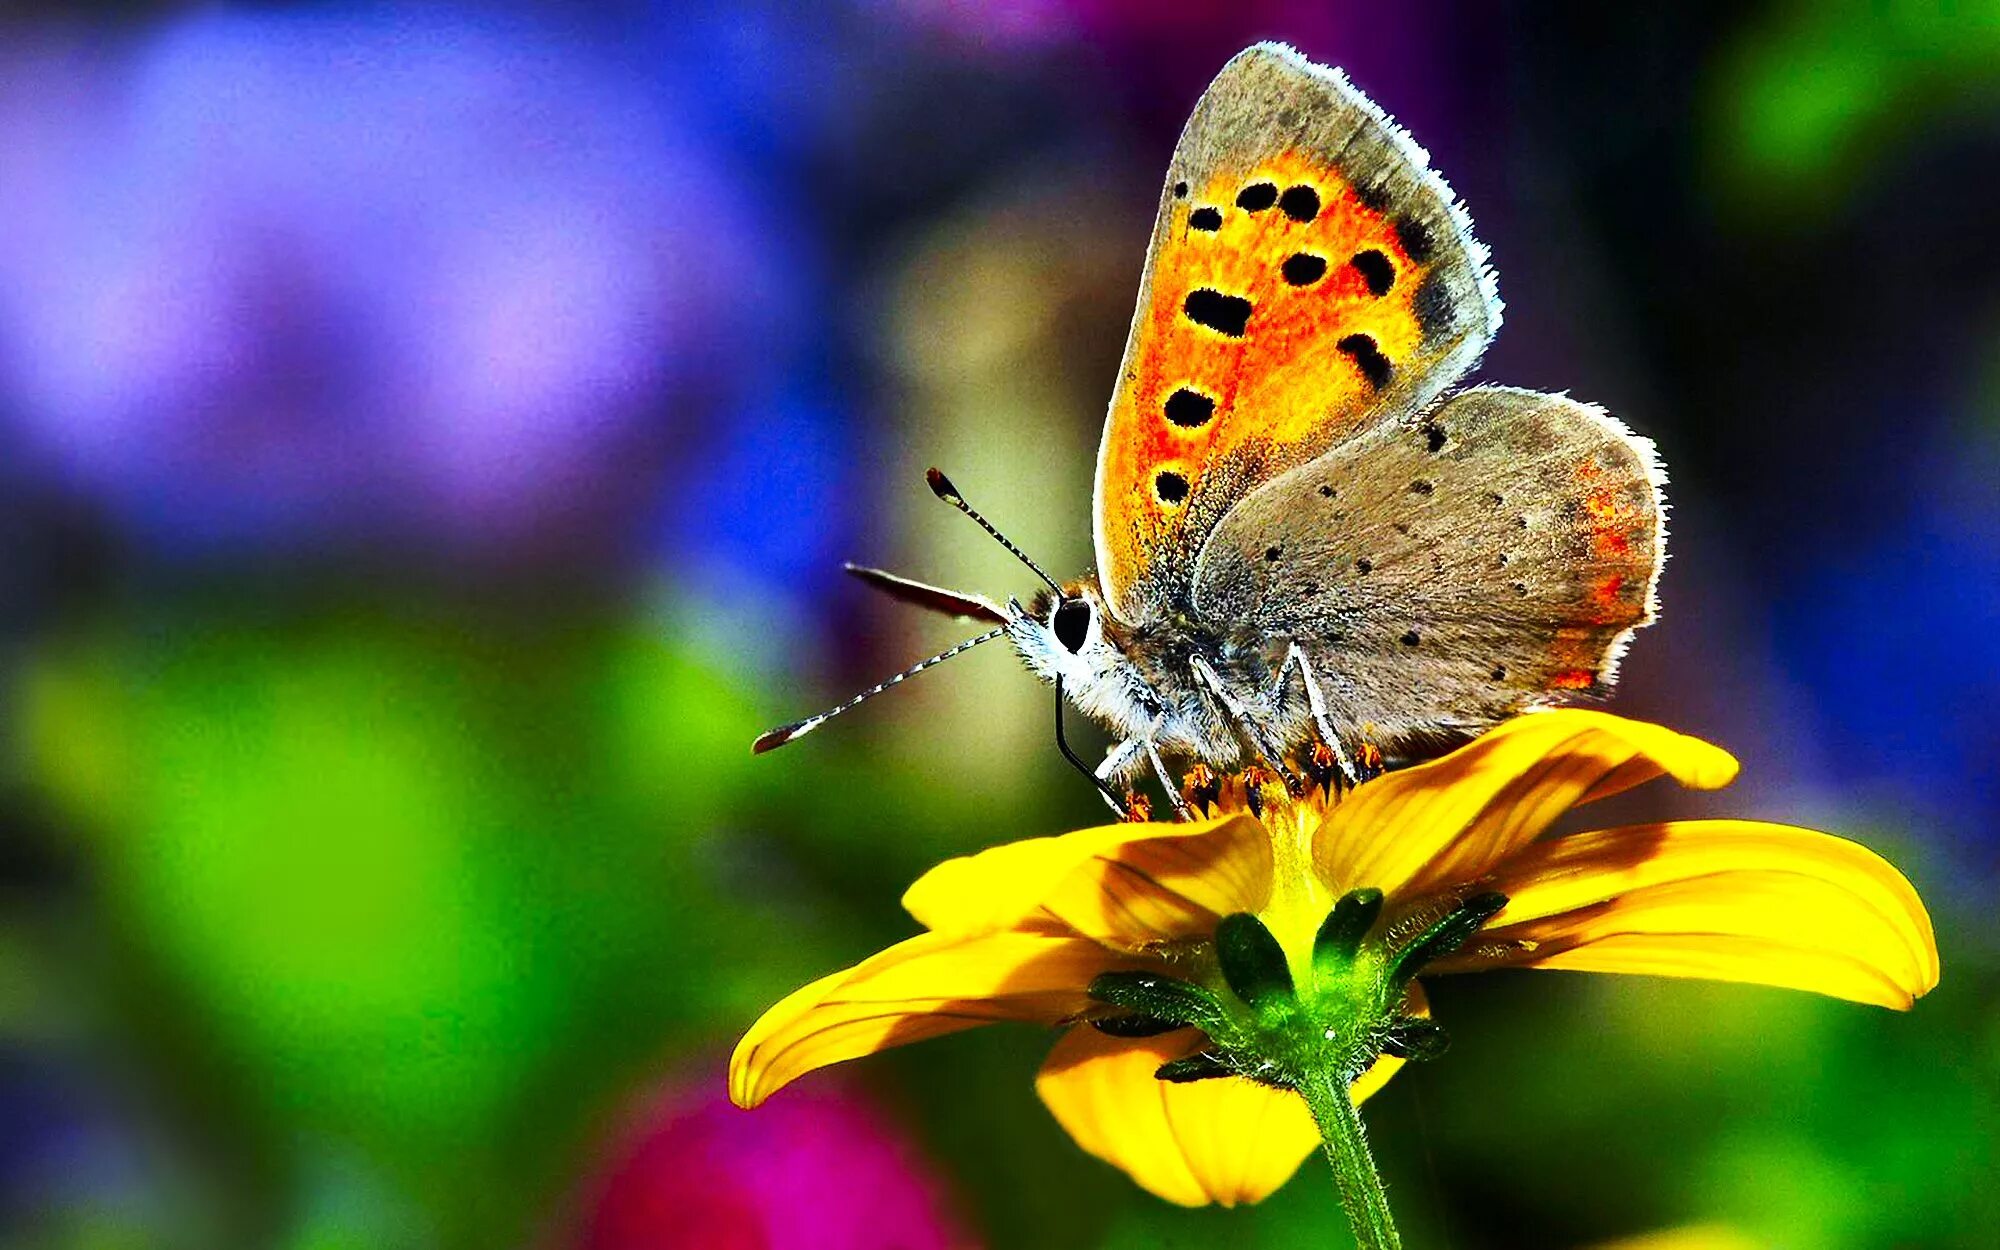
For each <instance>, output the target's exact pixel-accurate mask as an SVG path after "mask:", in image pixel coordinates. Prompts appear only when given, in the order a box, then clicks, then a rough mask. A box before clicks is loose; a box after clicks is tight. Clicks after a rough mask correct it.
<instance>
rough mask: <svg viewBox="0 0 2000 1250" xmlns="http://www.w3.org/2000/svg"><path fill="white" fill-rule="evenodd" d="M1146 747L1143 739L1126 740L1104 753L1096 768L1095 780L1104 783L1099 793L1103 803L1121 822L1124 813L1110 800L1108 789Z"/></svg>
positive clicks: (1122, 775)
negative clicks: (1102, 759) (1101, 761)
mask: <svg viewBox="0 0 2000 1250" xmlns="http://www.w3.org/2000/svg"><path fill="white" fill-rule="evenodd" d="M1146 747H1147V743H1146V742H1145V740H1144V739H1141V738H1127V739H1125V741H1123V742H1120V743H1117V744H1116V745H1114V746H1113V747H1112V748H1111V749H1110V750H1109V751H1106V752H1105V753H1104V762H1103V763H1101V764H1099V765H1098V766H1097V779H1098V780H1099V781H1101V782H1103V783H1104V786H1103V787H1100V789H1099V793H1101V794H1102V795H1103V797H1104V801H1105V803H1107V804H1109V805H1110V807H1111V810H1112V811H1114V812H1117V813H1118V817H1119V819H1121V820H1122V819H1124V818H1125V816H1126V811H1125V809H1124V808H1122V807H1120V806H1119V805H1118V804H1117V803H1116V802H1114V801H1113V800H1112V798H1111V794H1110V791H1109V789H1108V787H1109V786H1110V784H1111V783H1112V782H1113V781H1116V780H1121V779H1122V778H1123V777H1124V776H1125V772H1126V770H1127V769H1129V768H1131V767H1132V761H1134V760H1136V759H1138V758H1139V754H1140V752H1142V751H1144V750H1145V749H1146Z"/></svg>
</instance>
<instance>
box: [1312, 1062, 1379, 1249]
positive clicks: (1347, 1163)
mask: <svg viewBox="0 0 2000 1250" xmlns="http://www.w3.org/2000/svg"><path fill="white" fill-rule="evenodd" d="M1299 1093H1301V1094H1303V1095H1305V1100H1306V1105H1307V1106H1308V1107H1310V1108H1312V1116H1313V1120H1314V1121H1315V1122H1316V1123H1318V1125H1319V1135H1320V1140H1321V1144H1323V1145H1324V1146H1325V1147H1326V1161H1327V1162H1328V1163H1330V1164H1332V1165H1333V1180H1334V1184H1336V1185H1337V1186H1339V1187H1340V1205H1341V1206H1343V1207H1345V1208H1346V1209H1347V1222H1348V1223H1349V1224H1351V1225H1352V1226H1353V1228H1354V1241H1355V1244H1356V1245H1357V1246H1359V1247H1360V1248H1361V1250H1402V1245H1403V1239H1402V1238H1400V1237H1398V1236H1397V1235H1396V1223H1395V1221H1394V1220H1392V1219H1390V1218H1389V1198H1388V1195H1386V1194H1384V1193H1383V1192H1382V1175H1381V1173H1379V1172H1377V1171H1376V1170H1375V1156H1374V1155H1373V1154H1371V1153H1369V1150H1368V1135H1367V1133H1366V1132H1364V1131H1363V1129H1362V1127H1361V1113H1360V1112H1359V1111H1358V1110H1356V1109H1355V1106H1354V1099H1353V1098H1352V1097H1350V1096H1349V1095H1348V1092H1347V1082H1346V1081H1345V1080H1344V1079H1342V1078H1341V1076H1340V1074H1339V1073H1336V1072H1315V1073H1313V1074H1312V1075H1311V1076H1310V1077H1309V1078H1308V1079H1306V1080H1305V1081H1303V1082H1301V1083H1300V1085H1299Z"/></svg>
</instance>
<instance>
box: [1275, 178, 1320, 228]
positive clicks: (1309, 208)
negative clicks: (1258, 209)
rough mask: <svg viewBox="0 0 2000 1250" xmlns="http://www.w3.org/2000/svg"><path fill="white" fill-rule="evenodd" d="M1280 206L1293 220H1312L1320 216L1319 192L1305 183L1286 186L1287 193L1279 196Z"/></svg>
mask: <svg viewBox="0 0 2000 1250" xmlns="http://www.w3.org/2000/svg"><path fill="white" fill-rule="evenodd" d="M1278 207H1279V208H1282V209H1284V210H1285V216H1287V217H1289V218H1291V219H1292V220H1293V221H1311V220H1312V219H1313V218H1315V217H1317V216H1319V192H1317V191H1315V190H1313V189H1312V188H1311V187H1308V186H1306V185H1304V184H1303V183H1301V184H1300V185H1298V186H1296V187H1286V188H1285V193H1284V194H1283V195H1281V196H1279V197H1278Z"/></svg>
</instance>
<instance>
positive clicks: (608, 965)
mask: <svg viewBox="0 0 2000 1250" xmlns="http://www.w3.org/2000/svg"><path fill="white" fill-rule="evenodd" d="M24 708H25V720H26V724H27V727H28V728H27V733H26V738H27V742H28V744H29V745H28V749H29V755H30V758H31V761H32V764H31V768H32V772H33V774H34V775H36V776H38V777H40V778H41V779H43V781H44V783H45V785H46V787H47V790H48V792H49V794H50V796H51V797H52V798H53V800H54V802H55V803H56V804H57V806H58V808H59V809H60V810H61V811H62V813H63V814H65V815H66V816H70V817H73V818H75V819H76V821H77V823H78V825H79V826H80V827H82V828H84V829H86V830H88V832H89V837H90V839H91V841H90V846H89V860H90V863H91V867H92V871H93V874H94V875H95V877H96V879H97V883H98V887H99V888H100V889H101V891H102V894H103V899H102V906H103V907H104V911H105V914H106V916H107V917H108V918H109V919H110V920H111V921H112V922H113V923H115V924H116V925H117V926H118V933H117V939H116V940H117V944H118V952H117V956H116V957H117V960H118V961H119V962H120V963H122V964H127V965H128V974H127V975H128V976H129V977H130V978H131V979H132V980H134V981H135V982H138V983H139V984H140V988H141V989H142V990H143V991H144V995H143V997H142V998H141V1005H137V1006H134V1007H132V1008H130V1009H131V1010H134V1011H135V1012H138V1013H141V1014H143V1015H146V1016H148V1017H150V1014H151V1013H152V1012H153V1011H155V1010H165V1011H170V1012H178V1013H180V1015H181V1020H180V1025H181V1028H182V1029H185V1030H188V1031H191V1032H197V1033H200V1034H202V1035H204V1036H203V1038H202V1040H201V1044H198V1045H196V1046H194V1047H192V1048H191V1049H192V1050H194V1051H196V1052H200V1051H203V1050H205V1049H206V1046H207V1044H210V1043H212V1044H213V1046H214V1048H215V1053H214V1054H213V1055H212V1056H211V1057H210V1058H209V1059H208V1060H207V1069H208V1070H207V1071H206V1072H204V1073H202V1074H201V1079H202V1080H204V1081H206V1082H209V1083H210V1084H211V1086H212V1087H211V1088H209V1089H205V1090H199V1091H196V1092H193V1093H191V1095H190V1097H191V1099H193V1100H195V1101H198V1102H200V1103H202V1104H203V1105H204V1107H205V1109H212V1107H213V1104H214V1102H215V1101H221V1102H223V1103H229V1102H238V1101H240V1102H241V1103H242V1106H243V1114H244V1117H245V1119H246V1121H247V1122H248V1123H247V1127H249V1128H251V1129H252V1130H253V1131H252V1134H251V1136H252V1138H253V1139H259V1140H261V1141H262V1143H263V1145H264V1146H265V1147H266V1148H272V1147H275V1148H276V1149H277V1150H278V1152H279V1156H280V1158H281V1159H282V1158H283V1156H284V1155H286V1154H288V1153H294V1152H295V1148H294V1143H298V1142H306V1143H314V1142H318V1143H321V1144H320V1145H318V1146H312V1147H307V1148H304V1149H305V1155H304V1157H301V1158H298V1159H292V1160H288V1161H285V1162H283V1163H280V1164H279V1165H278V1166H277V1170H279V1171H280V1172H283V1171H286V1170H289V1169H293V1168H297V1169H303V1172H302V1174H301V1175H300V1176H298V1177H295V1178H294V1185H295V1186H296V1187H298V1188H300V1189H304V1190H315V1189H326V1190H328V1192H329V1193H330V1194H332V1195H333V1196H331V1197H328V1198H327V1200H326V1202H325V1203H323V1204H321V1205H322V1206H324V1207H325V1208H326V1209H324V1210H318V1211H315V1212H314V1214H313V1218H312V1219H311V1220H310V1221H309V1224H310V1225H311V1226H312V1227H314V1228H317V1229H319V1230H321V1231H316V1232H313V1233H311V1235H308V1236H304V1237H303V1238H302V1240H301V1242H300V1244H339V1239H338V1237H337V1236H335V1234H334V1233H333V1232H332V1231H330V1230H333V1229H336V1228H338V1227H339V1226H340V1225H341V1224H342V1218H341V1216H340V1215H339V1210H340V1208H341V1207H342V1205H343V1200H342V1199H341V1198H340V1196H339V1195H341V1194H342V1193H347V1194H355V1193H358V1194H362V1195H364V1196H365V1195H368V1194H370V1193H371V1192H372V1193H375V1197H376V1199H378V1200H380V1201H381V1202H382V1203H385V1204H386V1206H387V1207H388V1209H390V1210H392V1211H393V1210H396V1209H398V1208H401V1207H406V1206H407V1207H413V1208H416V1209H420V1210H422V1211H425V1212H427V1213H429V1214H430V1215H431V1216H432V1217H435V1218H441V1219H443V1220H445V1221H446V1222H447V1225H446V1227H445V1228H444V1229H443V1230H441V1231H443V1232H445V1233H447V1234H450V1236H449V1239H450V1240H452V1241H454V1242H456V1241H459V1240H460V1239H461V1235H463V1234H467V1233H473V1232H477V1233H478V1237H477V1240H479V1241H486V1242H488V1243H489V1244H491V1242H492V1241H493V1240H497V1239H502V1238H505V1237H511V1236H514V1235H517V1234H518V1231H519V1229H520V1227H521V1226H522V1224H523V1222H524V1220H525V1219H526V1217H527V1214H528V1212H529V1211H532V1210H534V1209H535V1208H536V1207H537V1206H540V1205H543V1204H546V1202H547V1201H548V1200H549V1197H550V1195H549V1193H548V1192H547V1191H548V1189H549V1187H550V1184H551V1182H552V1181H555V1180H558V1179H560V1178H561V1177H562V1176H563V1171H562V1169H561V1168H560V1167H552V1166H551V1157H552V1156H554V1157H555V1158H558V1159H560V1158H562V1157H564V1156H566V1155H567V1154H569V1153H570V1152H571V1151H572V1150H573V1149H574V1145H575V1140H576V1138H577V1136H578V1135H579V1134H580V1133H582V1132H583V1131H584V1130H585V1129H586V1127H587V1126H588V1122H589V1119H590V1117H591V1116H592V1115H593V1114H597V1113H599V1112H600V1111H601V1110H602V1107H601V1105H600V1104H601V1103H602V1101H603V1100H605V1099H607V1098H608V1097H610V1096H611V1095H612V1093H613V1092H614V1091H616V1090H617V1088H618V1087H619V1086H620V1085H621V1084H622V1083H625V1082H629V1081H631V1080H633V1079H634V1078H635V1077H636V1076H637V1075H639V1074H642V1073H644V1072H646V1071H648V1070H649V1069H650V1068H652V1067H653V1066H655V1065H656V1064H657V1062H658V1060H659V1058H660V1056H661V1055H662V1054H663V1053H667V1054H671V1053H674V1052H675V1051H677V1050H680V1049H684V1048H687V1047H690V1046H693V1045H699V1044H713V1043H714V1042H715V1041H716V1040H717V1039H716V1033H717V1032H718V1022H719V1021H722V1020H725V1019H728V1018H731V1017H739V1018H740V1017H741V1016H742V1014H743V1013H745V1012H747V1011H749V1010H750V1009H751V1007H752V1005H753V1004H759V1003H762V1002H764V1001H766V1000H767V999H768V997H769V996H770V995H771V994H772V993H773V992H774V989H775V988H776V987H777V986H778V985H779V984H780V983H781V982H783V981H784V980H786V979H787V978H788V977H791V976H794V975H802V974H803V973H804V972H805V971H806V970H807V965H808V964H809V963H810V962H811V961H809V960H807V959H803V958H801V959H797V960H792V961H787V960H784V959H782V958H779V959H776V960H774V959H773V958H771V954H772V952H771V950H770V945H769V943H767V942H766V941H765V940H764V939H763V938H762V936H761V935H760V933H759V931H758V929H757V927H756V926H755V925H750V924H745V923H743V921H744V919H745V918H746V914H750V915H754V913H755V912H756V910H757V909H758V907H759V904H758V901H757V899H756V898H755V896H754V894H753V893H752V892H750V891H740V892H739V891H738V890H737V889H736V885H737V883H734V882H732V881H731V880H730V879H729V877H728V873H727V871H726V869H727V868H728V855H729V851H728V841H729V838H730V829H731V824H732V816H733V815H740V814H741V813H742V812H743V810H744V807H745V800H744V795H745V793H746V790H747V789H748V788H749V787H750V784H751V777H750V768H751V760H750V757H749V753H748V752H747V751H746V750H744V744H745V743H746V742H747V741H748V740H749V737H750V736H751V734H752V733H753V728H752V726H753V725H754V724H755V723H756V722H755V721H754V719H753V718H752V716H751V712H750V704H749V701H748V700H747V699H746V698H745V696H744V694H743V693H742V690H741V689H740V687H738V686H735V685H733V684H731V683H730V682H729V681H727V680H725V679H724V678H722V677H720V676H718V675H717V672H716V670H715V669H714V668H713V667H712V666H710V665H707V664H704V663H701V662H699V661H698V660H696V659H695V658H694V657H692V656H690V655H688V654H686V653H684V652H680V651H677V650H676V649H674V648H673V647H672V646H671V645H670V644H667V643H665V642H662V641H661V640H660V635H659V634H658V633H657V632H655V631H652V630H648V629H644V628H641V627H639V626H638V625H637V624H636V623H631V622H613V621H599V622H592V623H580V624H579V623H574V622H571V623H566V624H565V625H564V626H563V627H562V628H560V629H556V630H550V631H546V632H535V631H532V630H525V629H524V630H519V631H515V632H508V631H506V630H504V629H496V628H493V627H492V626H491V624H490V622H489V623H483V624H482V623H481V622H478V621H467V620H449V619H432V620H407V619H394V618H388V617H371V616H334V617H332V618H330V619H317V620H308V621H301V622H298V623H294V624H286V625H276V626H272V625H257V626H246V625H242V624H235V623H220V624H218V623H214V622H210V621H203V620H195V621H190V622H187V623H185V624H182V625H177V626H174V627H171V628H167V629H161V630H158V631H153V632H148V633H145V634H138V633H124V634H117V635H109V634H100V635H97V636H95V637H92V638H89V639H88V640H86V641H72V642H70V643H68V644H66V645H65V646H64V647H63V648H61V650H60V651H59V652H56V653H52V654H50V655H48V656H46V657H44V658H43V659H42V660H41V661H40V662H39V663H38V664H37V665H36V666H35V667H34V668H33V670H32V672H31V675H30V677H29V680H28V681H27V683H26V693H25V698H24ZM770 777H771V774H770V773H768V772H766V773H763V774H762V779H764V780H769V779H770ZM746 909H747V910H746ZM130 1023H131V1024H132V1025H133V1026H134V1029H135V1037H138V1036H145V1035H147V1034H149V1033H151V1032H153V1031H154V1026H155V1025H156V1024H157V1023H158V1021H156V1020H153V1019H150V1018H148V1019H133V1020H132V1021H130ZM188 1057H189V1056H186V1055H183V1056H169V1057H166V1061H167V1063H168V1064H169V1065H171V1064H172V1063H174V1062H175V1061H176V1060H185V1059H187V1058H188ZM178 1075H179V1076H182V1077H186V1076H188V1075H189V1073H187V1072H185V1071H183V1072H180V1073H178ZM174 1084H175V1082H170V1083H169V1087H170V1088H171V1087H173V1085H174ZM216 1096H219V1097H216ZM579 1099H581V1100H582V1101H581V1103H579ZM321 1152H323V1153H325V1154H326V1155H327V1156H328V1158H327V1159H325V1160H322V1159H320V1158H318V1157H316V1156H317V1154H319V1153H321ZM343 1158H346V1159H350V1160H365V1161H366V1162H367V1165H368V1167H371V1168H379V1169H380V1173H379V1175H368V1174H366V1172H367V1169H365V1168H364V1175H363V1176H362V1178H361V1181H360V1183H358V1184H357V1183H352V1182H336V1181H334V1180H331V1179H328V1178H329V1177H334V1176H337V1175H338V1174H339V1171H340V1169H339V1168H337V1167H335V1166H334V1165H335V1163H336V1162H338V1161H340V1160H342V1159H343ZM314 1169H319V1170H320V1171H323V1172H325V1173H326V1174H327V1176H326V1177H321V1176H318V1175H316V1174H314ZM376 1187H379V1192H376ZM364 1205H365V1204H364ZM273 1217H274V1218H283V1217H282V1215H281V1213H273ZM460 1221H466V1222H467V1223H466V1224H465V1226H464V1227H463V1228H454V1227H452V1225H453V1224H455V1223H457V1222H460ZM328 1238H331V1240H328Z"/></svg>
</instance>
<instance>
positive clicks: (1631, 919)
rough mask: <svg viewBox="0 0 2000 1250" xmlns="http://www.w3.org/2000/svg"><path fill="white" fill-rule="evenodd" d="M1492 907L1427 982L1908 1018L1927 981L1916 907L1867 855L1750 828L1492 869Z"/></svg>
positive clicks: (1721, 826) (1920, 911)
mask: <svg viewBox="0 0 2000 1250" xmlns="http://www.w3.org/2000/svg"><path fill="white" fill-rule="evenodd" d="M1491 884H1492V888H1493V889H1496V890H1499V891H1500V892H1501V893H1503V894H1505V895H1507V897H1508V900H1509V901H1508V904H1507V907H1506V909H1505V910H1503V911H1502V912H1500V914H1499V915H1498V916H1496V917H1494V920H1493V924H1492V925H1491V926H1490V927H1489V928H1488V929H1487V931H1486V932H1485V933H1483V934H1481V935H1480V938H1479V942H1478V945H1477V946H1476V947H1473V948H1469V949H1468V950H1467V951H1464V952H1461V953H1460V954H1459V955H1457V956H1454V957H1453V958H1452V959H1450V960H1446V961H1443V962H1441V963H1440V964H1438V965H1437V970H1438V971H1470V970H1474V969H1478V968H1490V967H1503V966H1505V967H1527V968H1571V969H1578V970H1584V971H1592V972H1634V973H1650V974H1653V975H1657V976H1681V977H1704V978H1707V979H1709V980H1717V981H1748V982H1753V983H1755V984H1759V985H1777V986H1785V987H1789V988H1792V989H1802V990H1812V991H1815V992H1817V993H1821V994H1829V995H1832V996H1834V997H1836V998H1846V999H1852V1000H1854V1001H1857V1002H1865V1003H1877V1004H1880V1005H1882V1006H1885V1007H1895V1008H1899V1009H1901V1008H1907V1007H1908V1006H1909V1005H1910V1004H1911V1002H1913V1001H1914V1000H1915V999H1916V998H1917V997H1919V996H1921V995H1922V994H1924V993H1926V992H1928V991H1929V990H1930V989H1931V988H1932V987H1933V986H1935V985H1936V984H1937V980H1938V954H1937V942H1936V939H1935V937H1934V936H1933V934H1932V932H1931V922H1930V917H1929V916H1928V915H1927V914H1926V913H1925V911H1924V905H1923V902H1922V901H1921V900H1920V899H1918V897H1917V893H1916V891H1915V890H1914V889H1912V888H1911V886H1910V883H1909V882H1908V881H1907V880H1905V879H1904V877H1903V875H1902V874H1901V873H1899V872H1897V871H1896V870H1895V869H1894V868H1893V867H1891V866H1890V865H1889V864H1888V862H1887V861H1885V860H1883V859H1882V858H1881V857H1880V856H1878V855H1876V854H1875V853H1874V852H1872V851H1870V850H1868V849H1866V848H1865V847H1862V846H1859V845H1857V844H1855V843H1853V842H1849V841H1847V840H1845V839H1843V838H1836V837H1834V836H1832V835H1831V834H1825V833H1818V832H1815V831H1813V830H1810V829H1796V828H1792V827H1791V826H1788V825H1771V824H1763V823H1759V822H1755V821H1734V820H1702V821H1684V822H1678V823H1670V824H1659V825H1640V826H1634V827H1631V828H1625V829H1607V830H1604V831H1602V832H1598V833H1587V834H1579V835H1577V836H1575V837H1569V838H1561V839H1558V840H1556V841H1554V842H1547V843H1542V844H1540V845H1538V846H1533V847H1529V848H1527V849H1526V850H1523V851H1521V852H1520V853H1518V854H1516V855H1515V856H1513V857H1512V858H1510V859H1509V860H1508V861H1507V862H1506V863H1504V864H1502V865H1501V866H1500V867H1499V869H1498V870H1497V871H1496V872H1495V873H1494V875H1493V877H1492V879H1491Z"/></svg>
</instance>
